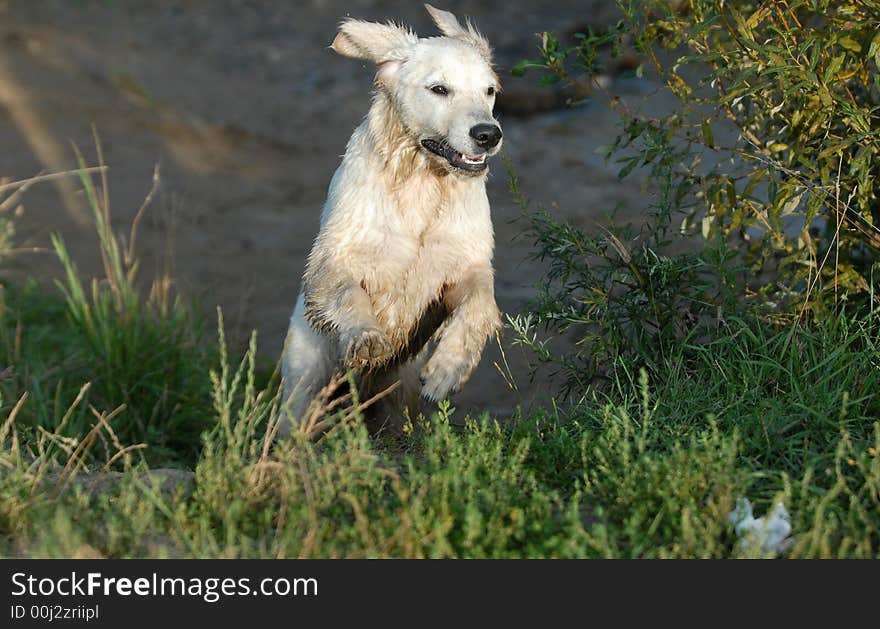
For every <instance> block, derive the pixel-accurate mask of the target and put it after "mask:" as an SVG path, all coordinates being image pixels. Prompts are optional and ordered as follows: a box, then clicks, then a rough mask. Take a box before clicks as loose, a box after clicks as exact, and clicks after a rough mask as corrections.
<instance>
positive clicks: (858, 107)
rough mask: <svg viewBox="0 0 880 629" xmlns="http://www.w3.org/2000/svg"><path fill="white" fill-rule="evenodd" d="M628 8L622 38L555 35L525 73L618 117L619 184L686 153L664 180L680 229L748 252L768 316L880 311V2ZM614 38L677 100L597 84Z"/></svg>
mask: <svg viewBox="0 0 880 629" xmlns="http://www.w3.org/2000/svg"><path fill="white" fill-rule="evenodd" d="M618 4H619V6H620V8H621V10H622V12H623V15H624V19H623V20H622V21H621V22H620V23H619V24H618V25H617V26H616V27H614V28H612V29H611V30H610V31H609V32H607V33H600V34H595V33H592V32H589V33H584V34H579V35H576V40H575V42H573V43H572V44H571V45H567V44H566V43H565V42H561V41H560V40H559V38H558V37H556V36H554V35H552V34H550V33H544V34H543V36H542V38H541V53H542V54H541V59H538V60H532V61H525V62H522V63H520V64H519V65H518V66H516V67H515V68H514V73H515V74H522V73H524V72H526V71H527V70H529V69H540V70H542V71H544V72H545V73H546V77H547V78H546V82H553V81H568V82H571V83H577V84H578V85H579V86H580V88H581V90H582V91H583V92H585V93H589V94H592V95H593V96H594V97H595V99H596V100H598V101H602V102H605V103H606V104H608V105H609V106H611V107H613V108H614V109H615V110H616V111H618V112H619V113H620V116H621V123H622V126H623V133H622V135H621V137H620V139H619V140H618V142H617V143H616V144H615V145H614V146H612V147H609V148H608V150H607V154H608V156H609V158H610V159H614V160H616V161H618V162H619V163H620V164H621V175H622V176H625V175H626V174H628V173H629V172H630V171H632V170H633V169H634V168H636V167H637V166H650V167H651V168H652V169H653V174H655V175H656V174H657V173H656V171H657V168H658V165H661V164H662V162H663V161H664V160H665V159H666V158H667V155H668V153H669V150H668V148H664V147H669V146H670V145H671V146H672V147H674V150H675V151H677V155H676V156H675V160H674V163H672V164H671V165H670V166H669V167H667V168H666V172H665V173H664V175H663V178H664V180H663V182H662V184H661V185H662V188H663V190H664V194H666V191H667V190H672V191H674V192H673V193H672V195H671V196H669V197H668V198H669V199H671V200H672V201H673V204H672V207H670V210H671V211H672V212H673V213H675V214H677V216H676V222H675V225H674V226H676V227H677V226H678V225H679V223H680V224H681V226H682V229H684V230H685V231H695V232H698V233H699V232H702V234H703V235H704V236H705V237H706V238H707V239H709V241H713V240H714V238H715V237H716V236H720V237H721V238H722V239H723V241H724V242H725V243H726V244H727V248H728V249H730V250H733V251H737V252H738V253H739V254H740V255H741V256H742V259H743V261H744V262H745V263H746V264H747V265H748V268H749V270H750V272H751V276H750V277H751V278H753V279H750V280H749V281H748V282H747V284H748V287H747V289H746V291H745V294H746V295H749V296H752V297H755V301H756V302H760V303H761V305H762V306H764V307H766V308H767V309H769V310H771V311H772V312H776V313H778V314H779V315H780V316H783V315H786V313H787V314H791V315H793V316H803V315H804V314H805V313H811V314H813V315H817V316H823V315H825V314H827V313H829V312H832V311H836V308H837V307H838V306H839V305H840V304H841V303H842V302H843V301H850V302H852V301H858V302H860V303H864V302H865V301H868V300H871V301H874V302H875V303H876V301H877V299H878V298H877V296H876V294H875V290H876V287H877V285H878V276H877V273H876V271H877V268H878V267H877V261H878V257H877V252H878V250H880V202H878V201H877V198H876V193H877V189H876V187H875V185H874V180H875V177H874V173H875V172H876V170H877V155H878V151H880V139H878V137H877V134H876V133H875V131H874V130H875V129H876V128H877V125H878V122H880V120H878V117H880V108H878V106H880V78H878V77H880V72H878V70H880V67H878V64H880V35H878V31H880V7H878V5H877V4H876V3H874V2H866V1H859V0H848V1H845V2H838V1H834V0H819V1H815V0H790V1H787V2H763V3H750V2H739V1H737V2H718V1H716V0H692V1H691V2H688V3H682V2H679V1H670V0H652V1H650V2H641V1H639V2H634V1H624V0H621V1H619V2H618ZM609 44H610V45H611V55H612V56H614V55H616V54H619V53H620V52H621V51H623V50H625V49H626V47H627V46H631V47H632V48H634V49H635V51H636V52H638V53H639V54H640V55H642V56H643V58H644V59H645V60H646V64H645V65H646V66H647V68H648V71H646V72H643V69H644V68H643V67H640V68H639V71H638V72H637V74H639V75H640V76H641V75H644V76H651V77H652V78H654V79H655V80H659V81H660V82H661V83H662V84H663V85H664V86H665V87H666V88H667V89H668V90H670V91H671V92H672V93H673V94H674V95H675V96H676V97H677V98H678V103H679V106H678V107H676V108H674V109H673V111H671V112H670V113H667V114H664V115H662V116H659V117H653V116H651V115H649V114H647V113H642V112H639V111H636V110H635V109H632V108H630V107H629V106H628V105H627V104H626V103H625V102H624V101H622V100H619V99H615V98H613V97H612V95H611V94H609V93H607V92H605V91H604V88H603V87H602V83H601V82H597V81H594V80H593V79H594V78H595V76H596V75H597V74H598V73H600V72H602V70H603V64H602V60H603V59H607V58H608V54H607V53H606V48H607V47H608V46H609ZM731 129H732V130H733V133H731ZM729 136H732V137H729ZM722 137H729V139H726V140H722V141H716V138H722ZM658 140H659V141H658ZM624 149H626V150H624ZM721 158H723V159H721ZM728 158H729V159H728ZM654 180H655V181H656V180H657V178H656V177H655V178H654Z"/></svg>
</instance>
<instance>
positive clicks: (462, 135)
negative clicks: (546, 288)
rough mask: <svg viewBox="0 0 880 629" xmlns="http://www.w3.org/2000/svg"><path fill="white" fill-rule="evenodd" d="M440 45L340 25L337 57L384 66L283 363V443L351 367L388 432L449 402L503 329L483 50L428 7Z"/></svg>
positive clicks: (493, 148) (311, 266)
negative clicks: (377, 402)
mask: <svg viewBox="0 0 880 629" xmlns="http://www.w3.org/2000/svg"><path fill="white" fill-rule="evenodd" d="M425 8H426V9H427V11H428V13H429V14H430V16H431V18H432V19H433V21H434V23H435V24H436V25H437V27H438V28H439V30H440V32H441V33H442V36H438V37H428V38H419V37H418V36H417V35H416V34H415V33H413V32H412V31H411V30H409V29H408V28H404V27H402V26H398V25H396V24H394V23H391V22H389V23H387V24H380V23H373V22H365V21H361V20H356V19H346V20H345V21H343V22H342V23H341V25H340V27H339V31H338V33H337V35H336V37H335V39H334V40H333V43H332V45H331V48H332V49H333V50H334V51H335V52H337V53H338V54H340V55H343V56H346V57H353V58H356V59H364V60H367V61H371V62H373V63H374V64H375V65H376V68H377V70H376V75H375V91H374V96H373V101H372V106H371V107H370V109H369V112H368V113H367V116H366V118H365V119H364V121H363V123H362V124H361V125H360V126H359V127H357V129H355V131H354V133H353V134H352V136H351V139H350V140H349V142H348V145H347V147H346V151H345V155H344V156H343V158H342V163H341V165H340V166H339V168H338V169H337V170H336V172H335V174H334V175H333V178H332V180H331V182H330V187H329V190H328V194H327V200H326V203H325V205H324V208H323V212H322V214H321V226H320V231H319V233H318V236H317V238H316V239H315V241H314V245H313V247H312V250H311V253H310V254H309V257H308V261H307V263H306V269H305V273H304V275H303V281H302V288H301V291H300V294H299V297H298V299H297V302H296V306H295V308H294V311H293V315H292V317H291V319H290V327H289V330H288V335H287V341H286V343H285V349H284V355H283V358H282V376H283V381H284V399H285V407H286V413H285V418H284V419H283V420H282V424H281V434H286V433H287V432H289V431H290V429H291V427H292V424H293V423H296V422H297V421H301V420H302V419H303V417H304V415H305V414H306V412H307V410H308V408H309V404H310V402H311V401H312V400H313V398H314V397H315V396H316V395H317V394H318V392H319V391H321V390H322V389H323V388H324V387H326V386H327V385H328V383H329V382H331V380H333V379H334V377H335V376H338V374H340V373H345V372H346V371H347V370H351V371H352V372H353V374H354V379H355V381H356V385H357V389H358V393H359V395H360V399H361V400H364V399H367V397H368V396H371V395H375V394H376V393H378V392H380V391H383V390H385V389H387V388H389V387H394V388H395V390H394V392H393V394H391V395H389V396H388V397H386V398H385V399H384V400H383V404H384V407H383V408H384V410H383V411H381V412H379V416H380V418H381V421H383V422H385V421H393V420H392V419H391V418H392V416H397V417H401V416H402V415H406V414H407V413H414V412H417V410H418V408H419V402H420V397H422V398H425V399H427V400H429V401H439V400H443V399H446V398H447V397H448V396H449V395H450V393H453V392H456V391H457V390H459V389H460V387H461V386H462V385H463V384H464V383H465V381H466V380H467V379H468V378H469V377H470V375H471V373H472V371H473V370H474V368H475V367H476V366H477V363H478V362H479V360H480V355H481V353H482V351H483V347H484V345H485V343H486V340H487V339H488V338H489V337H490V336H491V335H492V334H494V333H495V332H496V330H497V329H498V328H499V327H500V319H501V318H500V313H499V310H498V306H497V305H496V303H495V293H494V271H493V268H492V255H493V250H494V236H493V229H492V222H491V218H490V210H489V200H488V197H487V194H486V175H487V173H488V163H487V160H488V158H490V157H491V156H493V155H495V154H496V153H498V151H499V150H500V148H501V143H502V131H501V126H500V125H499V123H498V121H497V120H496V119H495V118H494V116H493V114H492V109H493V106H494V102H495V95H496V94H497V93H498V91H499V90H500V88H501V86H500V83H499V79H498V76H497V74H496V73H495V71H494V70H493V67H492V50H491V48H490V46H489V43H488V42H487V41H486V39H485V38H484V37H483V35H481V34H480V33H479V32H478V31H477V30H476V29H475V28H474V26H473V25H472V24H471V23H470V22H469V21H468V22H466V23H465V25H462V24H461V23H460V22H459V21H458V19H457V18H456V17H455V16H454V15H453V14H452V13H449V12H447V11H441V10H439V9H436V8H434V7H432V6H431V5H425Z"/></svg>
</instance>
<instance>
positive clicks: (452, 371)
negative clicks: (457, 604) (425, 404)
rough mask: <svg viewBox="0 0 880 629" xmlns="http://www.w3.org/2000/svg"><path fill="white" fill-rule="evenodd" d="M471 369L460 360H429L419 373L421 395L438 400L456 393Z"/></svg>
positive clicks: (434, 400) (433, 400)
mask: <svg viewBox="0 0 880 629" xmlns="http://www.w3.org/2000/svg"><path fill="white" fill-rule="evenodd" d="M470 372H471V370H470V369H469V368H468V365H466V364H464V363H461V362H446V361H442V360H429V361H428V364H427V365H425V366H424V367H423V368H422V371H421V373H420V376H421V379H422V397H424V398H426V399H428V400H431V401H432V402H438V401H440V400H445V399H446V398H447V397H449V395H450V394H451V393H457V392H458V390H459V388H460V387H461V385H462V384H464V381H465V380H467V377H468V376H469V375H470Z"/></svg>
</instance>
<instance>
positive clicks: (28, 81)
mask: <svg viewBox="0 0 880 629" xmlns="http://www.w3.org/2000/svg"><path fill="white" fill-rule="evenodd" d="M437 4H442V5H443V8H447V9H450V10H453V11H454V12H456V13H458V14H459V15H462V14H466V15H470V16H471V17H472V18H473V19H474V21H475V22H476V23H477V25H478V26H479V27H480V28H481V30H482V31H483V32H484V33H485V34H486V35H487V36H488V38H489V39H490V41H492V42H493V44H494V45H495V47H496V51H497V56H498V62H499V71H500V74H501V75H502V77H503V81H504V83H505V87H506V90H507V96H505V97H504V98H506V99H507V102H506V103H505V101H504V100H502V101H501V102H500V105H501V108H502V112H501V113H500V116H499V117H500V119H501V121H502V125H503V127H504V131H505V151H506V153H507V155H508V156H509V157H510V159H511V160H512V162H513V165H514V168H515V170H516V172H517V173H518V175H519V177H520V179H521V181H522V185H523V189H524V191H525V192H526V194H527V196H528V197H530V198H531V199H532V200H533V201H534V202H535V203H536V204H538V203H540V204H543V205H546V206H547V207H548V208H549V209H550V210H551V211H552V212H553V213H554V214H556V215H557V216H559V217H560V218H564V219H567V220H569V221H571V222H573V223H574V224H576V225H578V226H581V227H583V228H584V229H587V230H595V229H597V227H596V221H597V220H599V219H600V218H601V216H602V214H603V213H605V212H607V211H609V210H611V209H613V208H614V207H616V206H619V216H620V217H621V218H622V219H623V220H626V219H629V218H632V219H636V220H637V219H638V217H639V215H640V213H641V212H643V210H644V208H645V206H646V204H647V199H646V195H645V193H644V192H643V191H642V190H641V189H640V187H639V185H638V182H637V181H636V182H634V181H632V180H627V181H625V182H619V181H618V179H617V177H616V174H615V173H616V170H615V168H614V167H613V165H612V166H610V167H609V166H606V165H605V164H604V163H603V161H602V159H601V158H600V157H599V156H598V155H596V154H595V149H596V147H598V146H600V145H603V144H607V143H609V142H610V141H611V140H612V139H613V138H614V135H615V130H616V128H615V123H616V117H615V116H614V115H613V114H612V113H610V112H608V111H607V110H605V109H604V108H602V107H601V106H600V105H591V104H587V105H584V106H580V107H577V108H574V109H565V108H564V107H555V108H551V109H549V110H546V111H535V112H532V113H530V114H529V115H513V113H511V112H514V111H522V110H524V109H533V110H541V109H545V108H546V103H545V101H548V97H547V94H548V92H547V91H546V90H540V89H537V88H534V87H533V83H534V82H535V78H536V77H526V78H525V79H517V78H514V77H511V76H510V74H509V71H508V69H509V67H510V65H511V64H512V63H513V62H515V61H517V60H519V59H521V58H523V57H527V56H535V46H536V38H535V35H534V34H535V33H536V32H538V31H541V30H548V29H549V30H554V31H557V32H562V33H565V32H573V31H576V30H579V29H582V28H583V27H585V26H587V25H592V26H594V27H595V26H601V24H602V23H607V22H608V20H611V19H613V18H614V12H613V8H612V5H613V3H612V2H602V1H601V0H587V1H583V2H562V1H560V0H549V1H545V0H542V1H539V2H501V1H500V0H499V1H495V0H489V1H485V2H476V1H472V2H466V1H455V2H445V3H440V2H438V3H437ZM346 15H352V16H355V17H360V18H365V19H382V20H384V19H395V20H397V21H401V22H404V23H408V24H410V25H412V26H413V27H414V28H415V29H416V30H417V31H418V32H419V33H421V34H430V33H433V32H434V29H433V27H432V25H431V24H430V22H429V19H428V17H427V15H426V14H425V13H424V11H423V10H422V8H421V4H420V3H411V2H406V3H404V2H390V1H381V0H348V1H346V2H342V1H339V0H311V1H308V2H300V3H293V2H284V3H281V2H268V1H258V0H252V1H246V0H152V1H150V0H119V1H106V0H8V1H7V2H2V0H0V83H2V82H4V81H5V82H6V83H7V87H8V85H9V84H12V85H14V86H15V88H16V89H14V90H12V92H10V90H9V89H6V90H0V103H3V105H5V106H0V146H3V148H4V150H3V151H2V153H0V175H3V176H8V177H11V178H13V179H20V178H24V177H28V176H31V175H34V174H35V173H37V172H39V171H43V170H56V169H58V168H64V167H70V166H72V165H73V164H74V160H73V158H72V155H73V152H72V149H71V144H75V145H76V146H78V147H80V148H81V150H82V151H83V152H84V153H85V155H86V157H87V159H88V160H89V161H92V162H94V161H95V150H94V144H93V142H92V139H91V138H92V130H91V129H92V125H95V127H96V128H97V130H98V132H99V134H100V137H101V139H102V143H103V148H104V157H105V160H106V163H107V164H108V165H109V167H110V171H109V178H110V189H111V205H112V208H113V216H114V226H115V227H117V228H118V229H120V230H127V227H128V225H129V223H130V222H131V220H132V218H133V216H134V214H135V212H136V211H137V209H138V208H139V207H140V205H141V202H142V200H143V198H144V196H145V195H146V193H147V192H148V190H149V188H150V185H151V179H152V175H153V170H154V167H155V165H156V164H158V165H159V166H160V169H161V186H160V189H159V193H158V194H157V196H156V200H155V202H154V203H153V205H152V207H151V208H150V210H149V212H148V214H147V216H146V218H145V220H144V223H143V225H142V227H141V230H140V234H139V249H140V252H141V257H142V259H143V272H142V274H143V276H145V277H148V276H149V275H150V273H151V272H152V271H153V270H154V269H156V268H160V267H161V266H162V265H163V264H164V261H165V260H166V258H167V251H168V250H169V245H168V243H169V238H171V241H170V242H171V250H172V251H173V263H174V267H173V268H174V277H175V280H176V282H177V285H178V287H179V288H180V289H181V290H182V291H184V292H185V293H187V294H189V295H195V296H197V297H198V298H199V300H200V303H201V304H202V306H203V307H204V308H205V310H206V311H207V312H209V313H211V312H213V310H214V307H215V305H217V304H219V305H220V306H222V307H223V309H224V312H225V313H226V318H227V322H228V323H231V324H232V326H233V327H234V329H235V332H236V334H237V335H238V337H239V338H241V337H243V336H245V335H246V334H247V332H248V331H249V330H250V329H252V328H255V329H257V330H258V331H259V339H260V346H261V348H262V350H263V352H264V353H266V354H267V355H271V354H272V353H274V354H277V353H278V352H279V351H280V348H281V345H282V342H283V338H284V332H285V329H286V325H287V319H288V317H289V314H290V310H291V309H292V307H293V303H294V301H295V298H296V294H297V291H298V288H299V282H300V276H301V273H302V270H303V266H304V262H305V258H306V255H307V253H308V251H309V248H310V246H311V243H312V239H313V238H314V235H315V233H316V231H317V227H318V219H319V214H320V208H321V205H322V203H323V200H324V196H325V193H326V188H327V185H328V183H329V181H330V177H331V175H332V173H333V171H334V169H335V168H336V166H337V164H338V162H339V158H340V155H341V154H342V152H343V151H344V147H345V143H346V141H347V139H348V137H349V135H350V134H351V131H352V130H353V129H354V127H355V126H356V125H357V124H358V123H359V121H360V119H361V118H362V117H363V116H364V114H365V113H366V110H367V108H368V106H369V99H370V95H369V94H370V89H371V80H372V69H371V68H367V67H365V65H364V64H363V63H360V62H358V61H355V60H351V59H345V58H342V57H338V56H336V55H335V54H334V53H333V52H332V51H331V50H329V49H328V48H327V45H328V44H329V42H330V41H331V40H332V37H333V34H334V32H335V26H336V24H337V23H338V21H339V20H340V19H341V18H342V17H344V16H346ZM612 89H614V90H615V91H616V92H618V93H619V94H620V95H621V96H623V97H625V98H628V99H632V100H634V101H635V100H638V99H640V98H641V97H642V96H644V95H645V94H647V93H648V90H647V88H646V87H645V86H644V84H643V83H640V82H638V81H636V80H634V79H616V80H615V81H614V82H613V84H612ZM549 100H550V101H552V100H553V99H552V98H550V99H549ZM505 110H506V111H505ZM80 194H81V193H79V192H78V191H77V190H76V189H75V188H68V189H67V190H60V189H59V188H57V187H56V186H54V185H51V184H44V185H41V186H37V187H34V188H32V189H31V191H30V192H29V193H28V194H27V196H26V197H25V203H24V205H25V213H24V215H23V216H22V218H21V219H20V220H19V222H18V226H17V230H18V238H17V241H18V244H19V245H24V246H30V247H38V248H41V247H42V248H45V247H47V246H48V241H49V235H50V234H51V233H53V232H59V233H61V234H62V235H63V236H64V238H65V239H66V241H67V243H68V245H69V248H70V249H71V251H72V254H73V256H74V258H75V260H76V261H77V263H78V264H79V266H80V268H81V270H82V271H83V273H84V274H92V273H94V272H95V271H96V270H97V267H98V263H99V258H98V252H97V246H96V242H95V237H94V234H93V232H92V231H91V230H90V228H89V227H88V226H84V225H83V224H82V221H81V220H80V221H77V219H76V217H77V212H78V211H79V212H80V213H82V199H81V197H80ZM489 195H490V199H491V201H492V208H493V218H494V222H495V228H496V269H497V281H496V291H497V298H498V302H499V305H500V306H501V308H502V309H503V310H504V311H506V312H517V311H519V310H521V309H522V308H523V306H524V305H525V303H526V302H527V300H528V299H529V298H530V297H531V296H532V295H533V294H534V285H535V283H536V282H538V281H539V279H540V277H541V269H540V267H539V266H537V265H536V264H535V263H533V262H530V261H528V260H527V254H528V253H529V251H530V243H529V242H528V241H527V240H525V239H523V238H517V236H518V235H520V234H521V233H522V231H523V228H524V224H523V223H522V222H521V221H517V220H516V219H517V217H519V216H520V214H521V212H520V210H519V209H518V208H517V207H515V205H514V204H513V202H512V200H511V197H510V194H509V192H508V189H507V177H506V175H505V173H504V169H503V166H502V164H501V162H500V160H498V161H496V162H495V163H494V165H493V169H492V173H491V175H490V179H489ZM66 206H67V207H66ZM77 208H79V210H77ZM15 265H16V266H15V267H14V268H13V269H12V270H11V271H10V270H8V269H6V270H4V272H5V273H12V274H13V275H16V274H17V275H23V274H28V275H37V276H39V277H42V278H51V277H54V276H56V275H57V273H58V271H59V267H58V263H57V262H56V261H55V259H54V256H53V255H52V254H50V253H48V252H44V253H38V254H32V255H27V256H21V257H19V258H17V259H16V261H15ZM507 358H508V361H509V363H510V366H511V368H512V371H513V374H514V376H515V379H516V381H517V384H518V386H519V391H511V390H510V388H509V387H508V386H507V385H506V384H505V382H504V379H503V378H502V377H501V375H500V374H499V373H498V370H497V369H496V367H495V366H494V363H495V362H497V361H498V360H499V355H498V351H497V349H495V348H491V349H489V350H487V352H486V354H485V356H484V358H483V361H482V363H481V365H480V367H479V369H478V371H477V373H476V374H475V375H474V377H473V378H472V380H471V381H470V383H469V384H468V385H466V387H465V389H464V391H463V392H462V393H461V394H459V396H458V397H457V398H456V400H455V404H456V406H457V407H458V408H459V409H462V410H465V409H467V410H471V409H487V410H490V411H491V412H493V413H497V414H500V415H505V414H508V413H510V412H511V411H512V410H513V409H514V408H515V407H516V406H517V405H518V404H522V405H524V406H529V405H531V404H532V403H534V401H535V400H536V399H539V398H540V397H541V396H542V395H545V394H546V393H547V392H548V391H551V390H552V384H548V382H547V381H546V378H544V377H543V376H540V375H539V377H538V378H536V379H535V380H534V381H532V382H530V381H529V378H528V370H527V365H526V357H525V356H524V355H523V354H522V352H521V351H519V350H517V349H515V348H508V349H507Z"/></svg>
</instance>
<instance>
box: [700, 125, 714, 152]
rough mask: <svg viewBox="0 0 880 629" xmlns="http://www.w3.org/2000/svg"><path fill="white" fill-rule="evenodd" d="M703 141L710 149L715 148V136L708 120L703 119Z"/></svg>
mask: <svg viewBox="0 0 880 629" xmlns="http://www.w3.org/2000/svg"><path fill="white" fill-rule="evenodd" d="M702 126H703V142H704V143H705V144H706V146H708V147H709V148H710V149H714V148H715V137H714V136H713V135H712V127H711V126H710V125H709V121H708V120H703V124H702Z"/></svg>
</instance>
